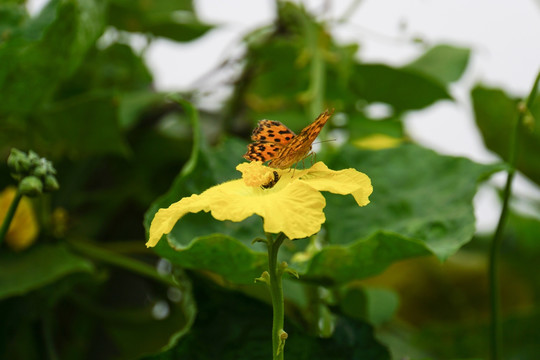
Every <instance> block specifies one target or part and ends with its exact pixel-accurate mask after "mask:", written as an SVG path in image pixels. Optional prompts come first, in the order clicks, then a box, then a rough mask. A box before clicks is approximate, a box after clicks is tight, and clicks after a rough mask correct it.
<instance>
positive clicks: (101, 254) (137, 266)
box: [69, 241, 178, 286]
mask: <svg viewBox="0 0 540 360" xmlns="http://www.w3.org/2000/svg"><path fill="white" fill-rule="evenodd" d="M69 245H70V246H71V247H72V248H73V249H74V250H75V251H77V252H79V253H81V254H84V255H86V256H88V257H91V258H93V259H96V260H99V261H102V262H104V263H108V264H111V265H114V266H117V267H120V268H123V269H126V270H129V271H132V272H134V273H137V274H140V275H143V276H146V277H148V278H150V279H153V280H157V281H159V282H161V283H163V284H165V285H169V286H178V284H177V283H176V281H174V279H173V277H172V276H165V275H161V274H160V273H158V272H157V271H156V269H154V268H153V267H152V266H150V265H147V264H145V263H142V262H140V261H137V260H134V259H131V258H129V257H127V256H123V255H120V254H118V253H115V252H112V251H109V250H105V249H103V248H100V247H98V246H96V245H93V244H91V243H89V242H83V241H70V242H69Z"/></svg>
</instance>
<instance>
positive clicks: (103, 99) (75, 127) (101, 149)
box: [33, 93, 128, 156]
mask: <svg viewBox="0 0 540 360" xmlns="http://www.w3.org/2000/svg"><path fill="white" fill-rule="evenodd" d="M117 111H118V110H117V104H116V103H115V102H114V99H112V98H111V97H110V95H108V94H100V93H95V94H91V93H90V94H85V95H84V96H81V97H74V98H70V99H68V100H65V101H63V102H57V103H55V104H54V108H49V109H47V111H45V112H43V113H41V114H40V119H39V122H36V123H35V124H34V126H35V127H34V133H33V135H34V136H36V139H34V141H35V142H34V144H35V146H36V148H38V149H39V148H42V149H47V150H48V152H49V153H55V154H64V153H67V154H69V155H71V156H88V155H96V154H107V153H114V154H120V155H126V154H127V153H128V147H127V144H126V143H125V141H124V138H123V136H122V133H121V131H120V126H119V124H118V120H117Z"/></svg>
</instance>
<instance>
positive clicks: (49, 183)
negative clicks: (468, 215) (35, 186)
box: [44, 175, 60, 192]
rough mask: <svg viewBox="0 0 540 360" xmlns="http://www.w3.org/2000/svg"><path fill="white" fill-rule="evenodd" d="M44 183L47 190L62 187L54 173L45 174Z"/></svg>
mask: <svg viewBox="0 0 540 360" xmlns="http://www.w3.org/2000/svg"><path fill="white" fill-rule="evenodd" d="M44 185H45V186H44V190H45V191H47V192H51V191H56V190H58V189H60V185H58V181H57V180H56V177H54V175H47V176H45V181H44Z"/></svg>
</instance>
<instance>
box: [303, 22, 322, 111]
mask: <svg viewBox="0 0 540 360" xmlns="http://www.w3.org/2000/svg"><path fill="white" fill-rule="evenodd" d="M301 20H302V22H303V25H304V30H305V34H306V45H307V47H308V49H309V52H310V54H311V64H310V69H309V90H308V94H309V97H310V103H309V112H310V116H311V117H312V118H315V117H316V116H317V115H319V114H320V113H321V111H322V110H323V106H324V88H325V82H326V77H325V74H326V72H325V62H324V57H323V48H322V44H321V43H320V41H319V37H320V32H321V30H320V29H319V27H318V26H317V24H315V23H314V22H313V20H312V19H311V18H310V17H309V16H308V15H307V14H304V16H302V19H301Z"/></svg>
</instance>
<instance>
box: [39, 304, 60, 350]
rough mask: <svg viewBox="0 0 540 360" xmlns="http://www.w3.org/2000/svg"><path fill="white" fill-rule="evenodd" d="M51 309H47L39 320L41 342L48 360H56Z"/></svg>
mask: <svg viewBox="0 0 540 360" xmlns="http://www.w3.org/2000/svg"><path fill="white" fill-rule="evenodd" d="M51 312H52V309H48V310H47V311H46V313H45V314H44V315H43V316H42V318H41V328H42V331H43V342H44V344H45V353H46V354H47V359H48V360H58V353H57V352H56V347H55V345H54V340H53V319H52V314H51Z"/></svg>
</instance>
